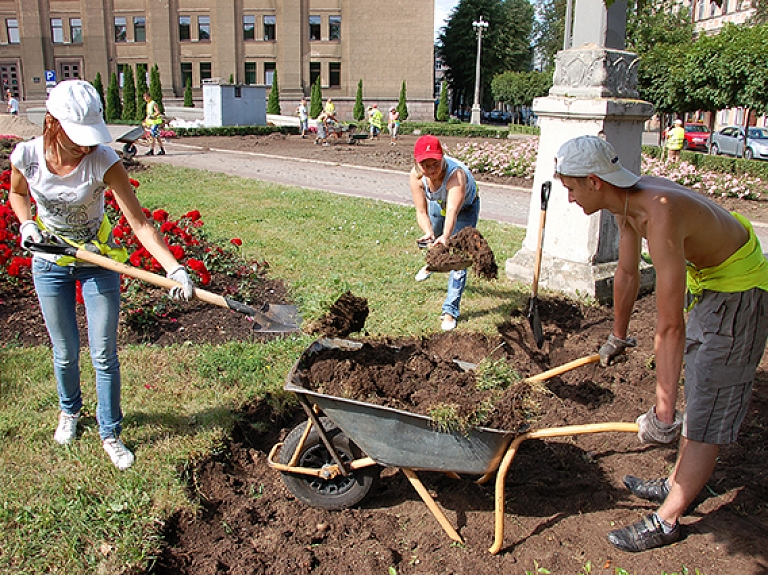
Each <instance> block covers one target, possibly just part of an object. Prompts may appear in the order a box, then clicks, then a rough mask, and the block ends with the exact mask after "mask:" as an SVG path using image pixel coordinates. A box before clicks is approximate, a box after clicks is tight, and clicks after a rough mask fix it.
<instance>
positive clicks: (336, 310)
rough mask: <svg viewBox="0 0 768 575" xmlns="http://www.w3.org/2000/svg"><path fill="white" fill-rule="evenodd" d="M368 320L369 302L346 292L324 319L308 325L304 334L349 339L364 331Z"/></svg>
mask: <svg viewBox="0 0 768 575" xmlns="http://www.w3.org/2000/svg"><path fill="white" fill-rule="evenodd" d="M367 319H368V300H367V299H365V298H362V297H357V296H355V295H353V294H352V292H349V291H348V292H346V293H344V294H342V295H341V297H339V299H337V300H336V301H335V302H334V303H333V305H332V306H331V308H330V309H329V310H328V313H326V314H325V315H324V316H323V317H321V318H320V319H318V320H317V321H315V322H312V323H311V324H307V326H306V327H305V328H304V332H305V333H308V334H322V335H324V336H326V337H347V336H348V335H349V334H351V333H357V332H361V331H363V328H364V327H365V320H367Z"/></svg>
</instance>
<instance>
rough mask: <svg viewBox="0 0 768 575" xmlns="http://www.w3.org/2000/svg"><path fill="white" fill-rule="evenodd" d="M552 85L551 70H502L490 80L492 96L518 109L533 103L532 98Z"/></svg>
mask: <svg viewBox="0 0 768 575" xmlns="http://www.w3.org/2000/svg"><path fill="white" fill-rule="evenodd" d="M551 87H552V70H549V71H547V72H504V73H503V74H498V75H497V76H495V77H494V78H493V81H492V82H491V89H492V91H493V97H494V98H495V99H496V100H498V101H500V102H504V103H505V104H508V105H510V106H513V107H514V108H515V109H516V110H519V109H520V108H521V107H523V106H530V105H531V104H533V99H534V98H541V97H544V96H546V95H547V94H548V93H549V89H550V88H551Z"/></svg>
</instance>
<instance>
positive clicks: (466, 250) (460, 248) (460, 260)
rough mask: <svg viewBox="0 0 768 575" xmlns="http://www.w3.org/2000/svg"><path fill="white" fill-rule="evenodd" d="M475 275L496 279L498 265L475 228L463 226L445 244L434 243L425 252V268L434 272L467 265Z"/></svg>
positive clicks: (456, 268) (462, 267)
mask: <svg viewBox="0 0 768 575" xmlns="http://www.w3.org/2000/svg"><path fill="white" fill-rule="evenodd" d="M470 265H471V266H472V268H473V269H474V270H475V275H477V277H482V278H485V279H496V278H498V277H499V266H498V265H497V264H496V256H494V255H493V251H491V248H490V247H489V246H488V242H487V241H486V240H485V238H484V237H483V235H482V234H481V233H480V232H479V231H477V229H475V228H464V229H463V230H461V231H460V232H459V233H458V234H456V235H455V236H453V237H452V238H450V239H449V240H448V242H447V244H445V245H443V244H436V245H434V246H433V247H431V248H430V249H429V251H428V252H427V269H428V270H430V271H436V272H445V271H450V270H458V269H465V268H467V267H469V266H470Z"/></svg>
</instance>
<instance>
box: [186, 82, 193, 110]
mask: <svg viewBox="0 0 768 575" xmlns="http://www.w3.org/2000/svg"><path fill="white" fill-rule="evenodd" d="M184 107H185V108H194V107H195V102H194V100H192V79H191V78H187V85H186V86H185V87H184Z"/></svg>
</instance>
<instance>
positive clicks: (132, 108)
mask: <svg viewBox="0 0 768 575" xmlns="http://www.w3.org/2000/svg"><path fill="white" fill-rule="evenodd" d="M120 117H121V118H122V119H123V120H127V121H131V122H132V121H133V120H135V119H136V84H135V83H134V81H133V68H131V66H130V65H127V66H123V110H122V112H121V114H120Z"/></svg>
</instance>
